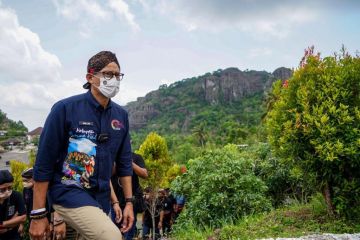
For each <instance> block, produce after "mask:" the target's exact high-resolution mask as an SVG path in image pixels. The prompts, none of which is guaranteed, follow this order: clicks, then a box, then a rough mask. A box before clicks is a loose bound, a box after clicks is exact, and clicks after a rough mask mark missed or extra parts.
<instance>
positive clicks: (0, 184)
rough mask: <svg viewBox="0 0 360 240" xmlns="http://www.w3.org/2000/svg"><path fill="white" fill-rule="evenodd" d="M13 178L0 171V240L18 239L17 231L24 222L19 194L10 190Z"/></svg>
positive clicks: (8, 173) (7, 172) (5, 171)
mask: <svg viewBox="0 0 360 240" xmlns="http://www.w3.org/2000/svg"><path fill="white" fill-rule="evenodd" d="M13 182H14V178H13V176H12V175H11V173H10V172H9V171H8V170H0V240H5V239H6V240H8V239H9V240H10V239H11V240H17V239H20V234H19V233H18V229H19V226H20V224H23V223H24V222H25V221H26V211H25V204H24V201H23V199H22V196H21V193H19V192H17V191H13V190H12V185H13Z"/></svg>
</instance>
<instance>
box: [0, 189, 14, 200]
mask: <svg viewBox="0 0 360 240" xmlns="http://www.w3.org/2000/svg"><path fill="white" fill-rule="evenodd" d="M11 194H12V190H10V191H9V190H6V192H4V193H0V199H1V200H5V199H8V198H9V197H10V196H11Z"/></svg>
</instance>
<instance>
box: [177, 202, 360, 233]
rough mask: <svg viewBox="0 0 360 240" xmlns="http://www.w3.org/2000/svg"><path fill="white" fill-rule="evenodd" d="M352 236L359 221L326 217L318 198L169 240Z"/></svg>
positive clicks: (359, 228)
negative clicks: (335, 234) (323, 234)
mask: <svg viewBox="0 0 360 240" xmlns="http://www.w3.org/2000/svg"><path fill="white" fill-rule="evenodd" d="M356 232H360V220H357V221H355V220H353V221H347V220H344V219H341V218H334V217H330V216H328V215H327V213H326V206H325V203H324V202H323V201H322V199H321V198H320V197H315V198H314V199H313V200H312V201H311V202H310V203H309V204H305V205H304V204H296V205H292V206H288V207H284V208H281V209H276V210H273V211H271V212H268V213H264V214H260V215H253V216H248V217H245V218H243V219H241V220H239V222H237V223H235V224H224V226H223V227H222V228H219V229H215V230H214V229H210V228H208V229H205V230H200V229H196V228H195V227H194V226H189V227H186V228H185V229H180V230H178V231H176V232H175V234H174V236H173V239H181V240H187V239H189V240H197V239H199V240H200V239H209V240H210V239H211V240H228V239H229V240H235V239H259V238H276V237H300V236H304V235H310V234H317V233H356Z"/></svg>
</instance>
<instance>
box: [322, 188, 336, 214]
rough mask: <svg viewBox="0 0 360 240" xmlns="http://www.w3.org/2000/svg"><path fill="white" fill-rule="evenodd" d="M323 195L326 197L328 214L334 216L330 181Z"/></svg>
mask: <svg viewBox="0 0 360 240" xmlns="http://www.w3.org/2000/svg"><path fill="white" fill-rule="evenodd" d="M323 196H324V198H325V202H326V205H327V211H328V214H329V215H330V216H334V205H333V203H332V200H331V191H330V186H329V182H326V183H325V186H324V188H323Z"/></svg>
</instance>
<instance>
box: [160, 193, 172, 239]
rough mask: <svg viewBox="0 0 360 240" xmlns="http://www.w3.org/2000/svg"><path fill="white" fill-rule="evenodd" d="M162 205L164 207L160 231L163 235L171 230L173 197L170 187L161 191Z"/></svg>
mask: <svg viewBox="0 0 360 240" xmlns="http://www.w3.org/2000/svg"><path fill="white" fill-rule="evenodd" d="M161 194H162V205H163V207H164V220H163V224H162V231H163V234H164V235H165V236H167V235H169V233H170V232H171V225H172V216H173V214H174V207H173V203H174V202H173V198H172V196H171V195H170V189H169V188H166V189H164V190H163V191H162V192H161Z"/></svg>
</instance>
